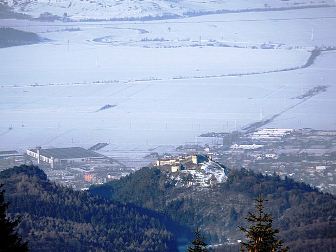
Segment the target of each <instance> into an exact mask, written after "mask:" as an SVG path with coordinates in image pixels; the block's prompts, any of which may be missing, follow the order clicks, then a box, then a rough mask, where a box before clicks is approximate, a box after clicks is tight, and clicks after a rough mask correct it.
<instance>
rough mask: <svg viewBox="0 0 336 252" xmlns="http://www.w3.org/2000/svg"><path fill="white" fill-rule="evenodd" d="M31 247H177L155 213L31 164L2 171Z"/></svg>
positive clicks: (21, 229)
mask: <svg viewBox="0 0 336 252" xmlns="http://www.w3.org/2000/svg"><path fill="white" fill-rule="evenodd" d="M0 183H2V184H4V189H5V198H6V200H7V201H9V202H10V206H9V213H10V214H11V215H15V214H19V215H20V216H22V222H21V224H20V226H19V233H20V234H21V235H22V237H23V238H25V239H26V240H28V242H29V247H30V249H31V251H144V250H146V251H176V242H175V239H174V236H173V234H172V233H171V232H170V231H168V230H167V228H166V227H165V226H164V224H162V219H161V218H160V216H159V215H157V214H156V213H154V212H152V211H148V210H144V209H142V208H139V207H135V206H131V205H128V204H122V203H116V202H109V201H106V200H103V199H99V198H96V197H93V196H90V195H89V194H88V193H87V192H78V191H73V190H72V189H69V188H65V187H61V186H58V185H55V184H53V183H51V182H50V181H48V179H47V176H46V175H45V173H44V172H43V171H42V170H40V169H38V168H37V167H34V166H21V167H14V168H13V169H8V170H5V171H3V172H1V173H0Z"/></svg>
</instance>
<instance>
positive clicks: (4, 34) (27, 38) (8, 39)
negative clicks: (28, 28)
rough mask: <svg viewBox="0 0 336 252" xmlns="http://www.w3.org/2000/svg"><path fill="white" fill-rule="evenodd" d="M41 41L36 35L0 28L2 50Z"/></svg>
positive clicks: (0, 46)
mask: <svg viewBox="0 0 336 252" xmlns="http://www.w3.org/2000/svg"><path fill="white" fill-rule="evenodd" d="M40 41H41V39H40V37H39V36H38V35H37V34H35V33H32V32H25V31H20V30H16V29H13V28H4V27H0V48H2V47H10V46H19V45H30V44H35V43H38V42H40Z"/></svg>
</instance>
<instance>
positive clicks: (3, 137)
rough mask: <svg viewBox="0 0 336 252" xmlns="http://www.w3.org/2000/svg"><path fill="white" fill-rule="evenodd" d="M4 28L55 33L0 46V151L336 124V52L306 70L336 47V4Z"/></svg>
mask: <svg viewBox="0 0 336 252" xmlns="http://www.w3.org/2000/svg"><path fill="white" fill-rule="evenodd" d="M162 2H166V1H162ZM182 2H183V1H182ZM222 2H225V1H222ZM249 2H250V3H251V2H253V1H249ZM278 2H280V1H278ZM283 3H286V1H284V2H283ZM0 26H10V27H14V28H17V29H21V30H26V31H33V32H37V33H38V34H39V35H40V36H41V37H44V38H48V39H49V41H47V42H43V43H40V44H35V45H29V46H19V47H11V48H3V49H0V149H25V148H27V147H34V146H37V145H40V146H43V147H52V146H58V147H61V146H83V147H89V146H91V145H94V144H95V143H97V142H108V143H109V145H108V146H107V147H106V148H104V149H103V150H102V151H103V153H104V154H107V155H109V156H114V157H117V158H119V159H120V160H124V158H127V159H133V160H141V157H142V156H144V155H146V154H148V153H150V152H151V151H166V150H169V148H170V149H173V146H176V145H179V144H183V143H185V142H194V141H199V138H197V136H198V135H199V134H202V133H206V132H209V131H217V132H218V131H231V130H234V129H241V128H243V127H244V126H246V125H248V124H250V123H253V122H255V121H259V120H260V119H263V118H267V117H270V116H272V115H274V114H277V113H281V112H283V111H285V112H284V113H282V114H281V116H279V117H277V118H276V119H275V120H274V121H273V122H272V123H271V124H269V125H267V127H283V128H303V127H313V128H318V129H335V128H336V116H335V112H334V110H333V108H335V107H336V99H335V97H336V84H335V70H336V51H333V50H330V51H323V52H322V53H321V54H320V55H319V56H317V57H316V58H315V61H314V62H313V64H308V65H306V63H307V62H308V61H309V60H308V59H309V58H310V56H311V51H312V50H313V48H314V47H320V48H327V47H335V46H336V33H335V32H334V27H336V8H334V7H329V8H310V9H297V10H286V11H275V12H271V11H267V12H260V11H259V12H243V13H231V14H213V15H203V16H199V17H190V18H183V19H170V20H157V21H146V22H143V21H132V22H130V21H127V22H126V21H123V22H111V21H109V22H107V21H105V22H92V23H90V22H75V23H62V22H53V23H47V22H37V21H25V20H0ZM329 49H330V48H329ZM319 85H325V86H328V88H327V91H326V92H324V93H321V94H318V95H316V96H314V97H313V98H311V99H308V100H306V101H304V102H302V103H300V104H299V105H297V106H295V107H293V106H294V105H296V104H298V103H299V102H300V100H298V99H295V97H297V96H299V95H302V94H304V93H305V92H307V90H309V89H312V88H314V87H316V86H319ZM107 105H110V106H107ZM104 108H105V109H104ZM135 165H136V164H135Z"/></svg>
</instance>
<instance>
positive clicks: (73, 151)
mask: <svg viewBox="0 0 336 252" xmlns="http://www.w3.org/2000/svg"><path fill="white" fill-rule="evenodd" d="M27 155H28V156H31V157H33V158H36V159H37V163H38V164H40V163H47V164H50V166H51V168H54V167H55V165H67V164H73V163H83V162H88V161H92V160H97V159H104V158H105V156H103V155H101V154H98V153H96V152H94V151H90V150H86V149H84V148H81V147H70V148H52V149H42V148H40V147H38V148H36V149H30V150H27Z"/></svg>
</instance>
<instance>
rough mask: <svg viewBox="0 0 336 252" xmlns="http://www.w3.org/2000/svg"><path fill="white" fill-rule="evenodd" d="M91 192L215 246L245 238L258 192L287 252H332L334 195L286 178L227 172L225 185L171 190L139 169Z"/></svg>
mask: <svg viewBox="0 0 336 252" xmlns="http://www.w3.org/2000/svg"><path fill="white" fill-rule="evenodd" d="M90 192H91V193H93V194H96V195H100V196H103V197H105V198H107V199H113V200H117V201H120V202H130V203H134V204H137V205H139V206H142V207H146V208H149V209H153V210H156V211H159V212H161V213H163V214H166V215H168V216H170V217H171V218H172V219H174V220H175V221H177V222H179V223H180V224H183V225H186V226H188V227H196V226H199V227H201V230H202V232H203V233H204V234H206V237H207V240H208V242H211V243H213V244H214V243H219V244H221V243H225V242H226V241H227V240H226V239H227V238H229V239H230V240H231V241H236V240H237V239H242V238H243V237H242V234H241V233H240V232H239V231H238V228H237V226H238V225H247V223H246V222H245V219H244V218H245V217H246V216H247V213H248V211H253V209H254V206H253V204H254V199H255V198H256V197H257V195H258V194H259V193H260V192H262V194H263V196H264V197H265V198H266V199H267V200H268V201H267V203H266V208H267V209H268V210H269V211H270V212H271V214H272V215H273V218H274V226H275V227H277V228H279V229H280V234H281V236H282V238H283V239H284V240H285V241H286V245H288V246H289V247H290V248H291V250H290V251H335V249H336V198H335V196H333V195H330V194H324V193H321V192H319V191H318V190H316V189H314V188H312V187H310V186H309V185H307V184H304V183H298V182H295V181H293V180H292V179H288V178H286V179H281V178H280V177H278V176H263V175H261V174H256V173H253V172H251V171H247V170H231V171H229V174H228V178H227V181H226V182H224V183H221V184H218V185H217V186H214V187H211V188H200V187H175V183H174V182H172V180H171V175H169V173H166V172H163V171H160V170H158V169H156V168H143V169H141V170H139V171H137V172H135V173H133V174H131V175H129V176H126V177H124V178H122V179H120V180H118V181H113V182H109V183H107V184H104V185H100V186H94V187H92V188H90ZM218 251H220V250H218ZM223 251H224V250H223ZM227 251H229V250H227Z"/></svg>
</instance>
